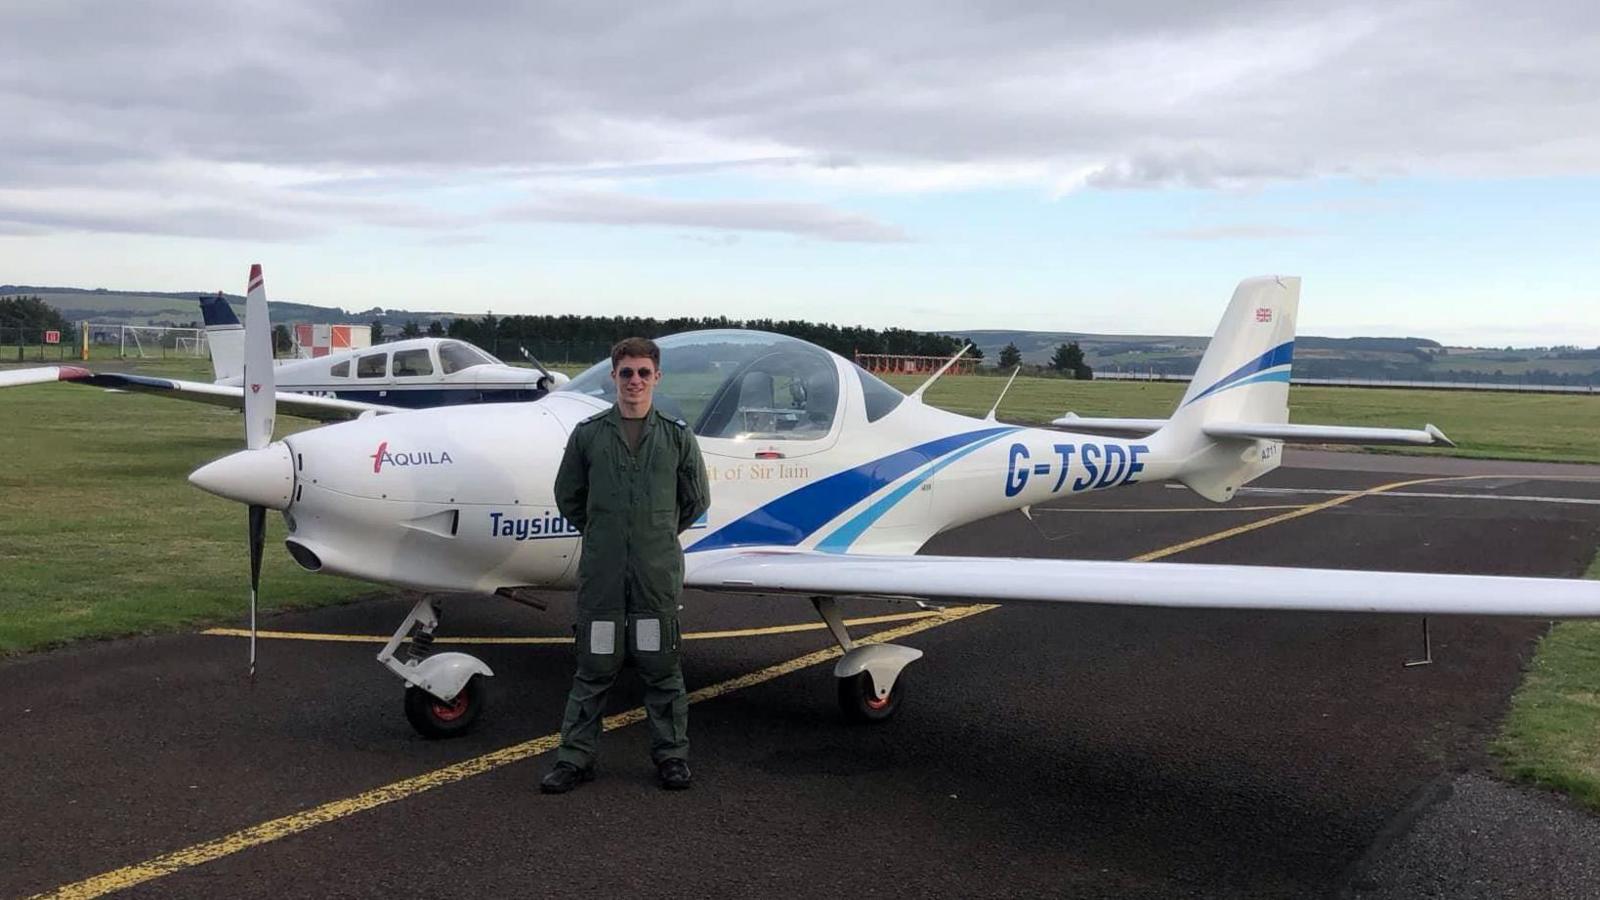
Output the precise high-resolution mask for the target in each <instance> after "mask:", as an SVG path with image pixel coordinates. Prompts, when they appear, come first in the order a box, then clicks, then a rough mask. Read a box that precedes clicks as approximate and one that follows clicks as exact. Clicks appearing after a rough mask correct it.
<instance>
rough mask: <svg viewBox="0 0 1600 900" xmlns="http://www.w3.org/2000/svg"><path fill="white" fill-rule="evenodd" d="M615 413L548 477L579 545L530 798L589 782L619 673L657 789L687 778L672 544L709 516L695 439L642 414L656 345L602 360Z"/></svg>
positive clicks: (629, 342) (628, 344)
mask: <svg viewBox="0 0 1600 900" xmlns="http://www.w3.org/2000/svg"><path fill="white" fill-rule="evenodd" d="M611 378H612V381H613V382H614V383H615V385H616V388H617V402H616V405H614V406H612V407H611V408H610V409H608V410H606V411H605V412H603V413H599V414H597V415H594V416H591V417H589V418H588V419H585V420H584V421H583V422H581V423H579V424H578V427H577V428H574V429H573V430H572V436H571V437H570V438H568V440H567V450H566V454H565V455H564V456H563V457H562V458H561V468H560V469H559V470H558V471H557V473H556V506H558V507H559V508H560V510H561V515H562V516H564V517H566V520H567V521H568V522H570V523H572V525H573V526H575V527H576V528H577V529H578V530H579V531H580V532H582V534H583V553H582V556H581V557H580V558H579V561H578V609H577V613H578V624H577V629H576V632H575V633H576V636H577V647H576V649H577V661H578V667H577V673H576V674H575V675H574V676H573V679H572V690H571V692H570V693H569V694H568V695H567V710H566V716H565V718H563V719H562V722H561V748H560V749H559V750H558V751H556V765H555V768H554V769H552V770H551V771H550V773H549V774H548V775H546V776H545V777H544V780H543V781H541V782H540V783H539V789H540V790H542V791H544V792H545V793H547V794H564V793H566V792H567V791H570V790H572V789H573V788H575V787H577V786H578V785H579V784H580V783H582V782H584V781H589V780H591V779H593V778H594V764H595V750H596V746H595V745H596V743H597V741H598V740H599V737H600V719H601V713H602V711H603V708H604V705H605V698H606V691H607V690H609V689H610V687H611V683H612V682H613V681H614V680H616V677H617V673H618V672H619V671H621V670H622V665H623V663H624V662H625V661H631V662H632V663H633V665H634V667H635V668H636V669H638V670H639V676H640V678H641V679H643V681H644V685H645V694H644V707H645V712H646V714H647V717H648V719H649V722H650V755H651V757H652V759H653V760H654V761H655V764H656V774H657V777H658V779H659V781H660V783H661V786H662V787H664V788H668V789H672V790H681V789H683V788H687V787H688V786H689V784H690V781H691V776H690V774H689V762H688V757H689V730H688V729H689V700H688V694H687V692H686V691H685V690H684V685H683V668H682V666H681V665H680V663H679V659H678V645H679V642H680V638H679V632H678V595H679V594H680V593H681V592H682V591H683V548H682V546H681V545H680V544H679V543H678V535H679V534H682V533H683V531H684V530H685V529H687V528H688V527H689V526H690V525H692V524H694V521H695V520H696V519H698V518H700V515H701V514H702V513H704V512H705V511H706V508H707V507H708V506H709V505H710V502H711V498H710V492H709V490H708V489H707V487H706V469H705V464H704V463H703V462H702V461H701V459H700V446H699V445H698V444H696V443H695V439H694V432H693V431H691V430H690V429H689V425H688V423H686V422H684V421H683V420H682V419H675V418H671V417H669V416H667V415H665V414H664V413H662V412H661V411H660V410H658V409H656V408H655V407H654V405H653V403H652V400H653V397H654V394H655V387H656V384H657V383H658V382H660V380H661V351H660V350H659V349H658V348H657V347H656V345H655V342H654V341H650V340H646V339H645V338H628V339H626V340H624V341H621V342H619V343H618V344H617V345H616V346H615V347H612V348H611Z"/></svg>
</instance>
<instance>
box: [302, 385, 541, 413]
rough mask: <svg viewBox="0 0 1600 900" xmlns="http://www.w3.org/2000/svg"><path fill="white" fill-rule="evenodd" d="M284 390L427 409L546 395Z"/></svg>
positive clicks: (509, 390) (525, 391)
mask: <svg viewBox="0 0 1600 900" xmlns="http://www.w3.org/2000/svg"><path fill="white" fill-rule="evenodd" d="M281 390H283V391H285V392H287V391H299V392H302V393H312V392H317V393H331V394H333V395H334V396H335V397H338V398H339V399H340V400H355V401H357V402H360V403H377V404H382V405H385V406H403V407H405V408H407V409H428V408H430V407H435V406H460V405H463V404H467V403H518V402H523V401H528V400H537V399H539V398H540V397H543V396H544V394H543V393H541V392H539V391H536V390H534V389H533V388H530V387H522V386H517V387H509V386H508V387H503V388H495V387H478V386H471V387H439V388H404V389H396V388H393V387H388V388H375V389H373V390H367V391H351V390H329V389H326V388H317V387H311V386H304V387H302V386H295V387H284V388H281Z"/></svg>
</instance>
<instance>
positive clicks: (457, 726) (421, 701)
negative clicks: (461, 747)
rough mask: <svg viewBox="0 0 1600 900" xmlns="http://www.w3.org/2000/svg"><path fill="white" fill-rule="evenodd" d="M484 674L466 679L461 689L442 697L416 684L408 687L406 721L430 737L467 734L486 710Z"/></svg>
mask: <svg viewBox="0 0 1600 900" xmlns="http://www.w3.org/2000/svg"><path fill="white" fill-rule="evenodd" d="M483 700H484V690H483V677H482V676H480V675H474V676H472V677H471V678H469V679H467V683H466V684H465V685H463V686H462V688H461V691H460V693H458V694H456V695H455V697H453V698H451V699H450V700H440V699H439V698H438V697H435V696H433V695H432V694H430V693H428V692H427V691H425V690H423V689H422V688H419V687H417V686H416V685H409V686H407V687H406V721H408V722H410V723H411V727H412V728H415V729H416V730H417V733H419V734H421V735H422V736H423V737H427V738H450V737H456V736H458V735H462V734H466V733H467V731H468V730H469V729H470V728H472V725H473V723H474V722H476V721H478V715H479V714H480V713H482V712H483Z"/></svg>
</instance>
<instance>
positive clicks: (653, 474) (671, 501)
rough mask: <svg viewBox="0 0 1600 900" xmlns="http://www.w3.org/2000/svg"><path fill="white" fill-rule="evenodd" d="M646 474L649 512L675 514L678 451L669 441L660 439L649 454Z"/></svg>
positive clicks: (676, 505) (676, 506)
mask: <svg viewBox="0 0 1600 900" xmlns="http://www.w3.org/2000/svg"><path fill="white" fill-rule="evenodd" d="M648 475H649V479H648V490H649V497H648V500H649V504H650V510H651V512H658V513H669V514H672V515H674V516H675V515H676V514H677V511H678V453H677V448H676V447H675V446H673V444H672V443H671V442H670V441H667V440H662V442H661V445H660V446H659V447H657V448H656V452H655V453H653V454H651V457H650V462H649V470H648Z"/></svg>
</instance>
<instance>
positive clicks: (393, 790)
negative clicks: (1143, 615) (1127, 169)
mask: <svg viewBox="0 0 1600 900" xmlns="http://www.w3.org/2000/svg"><path fill="white" fill-rule="evenodd" d="M1444 480H1450V479H1441V478H1424V479H1419V480H1416V481H1398V482H1395V483H1393V484H1385V485H1380V486H1378V487H1375V488H1370V489H1368V490H1366V491H1362V492H1361V493H1359V494H1351V495H1349V496H1344V497H1337V498H1335V499H1332V500H1328V501H1326V502H1323V503H1315V504H1312V505H1310V506H1306V507H1302V508H1300V509H1298V510H1295V511H1294V512H1290V513H1285V514H1283V515H1280V516H1271V517H1268V518H1266V519H1262V520H1261V521H1259V522H1254V523H1252V524H1250V525H1242V526H1239V527H1237V528H1229V529H1227V530H1226V531H1219V532H1217V533H1215V534H1211V535H1206V536H1205V537H1200V538H1195V539H1194V540H1192V541H1185V542H1184V543H1181V544H1174V545H1172V546H1170V547H1163V548H1162V549H1160V550H1153V551H1151V552H1149V553H1145V554H1141V555H1139V556H1135V557H1133V561H1136V562H1148V561H1151V560H1156V559H1163V558H1165V557H1168V556H1172V555H1174V554H1177V553H1182V552H1183V551H1185V550H1191V549H1193V548H1195V547H1203V546H1205V545H1207V544H1212V543H1215V542H1217V541H1221V540H1225V539H1227V538H1230V537H1234V536H1236V535H1240V534H1245V533H1247V532H1250V531H1255V530H1257V529H1260V528H1266V527H1268V526H1270V525H1276V524H1278V523H1280V522H1287V521H1290V520H1292V519H1298V518H1300V517H1301V516H1307V515H1310V514H1311V513H1314V512H1318V511H1320V510H1324V509H1331V508H1333V507H1335V506H1340V505H1343V504H1345V503H1349V502H1351V501H1353V500H1358V499H1360V498H1361V497H1365V496H1369V495H1372V494H1379V493H1382V492H1384V491H1390V490H1395V489H1396V488H1401V487H1408V486H1410V485H1413V484H1424V483H1427V482H1430V481H1444ZM999 608H1000V607H999V605H998V604H993V603H979V604H973V605H971V606H956V607H950V608H948V609H945V610H943V611H940V612H937V613H934V614H933V615H931V616H927V617H925V618H922V619H921V620H919V621H915V622H911V623H909V624H906V625H901V626H900V627H898V628H890V629H887V630H885V631H881V632H878V633H877V634H873V635H871V636H869V637H865V638H861V639H859V640H857V643H860V644H879V643H885V642H887V641H893V640H897V639H899V638H903V637H907V636H909V635H913V634H917V633H918V632H922V631H927V630H929V629H933V628H937V627H939V626H940V625H947V624H949V623H951V622H957V621H960V620H962V619H966V618H970V617H972V616H975V615H979V614H981V613H986V612H989V611H991V610H995V609H999ZM777 627H780V628H781V627H785V626H777ZM840 655H841V651H840V650H839V648H838V647H837V646H834V647H828V648H826V649H823V650H818V651H816V652H815V653H807V654H806V655H804V656H798V657H795V658H794V659H791V660H789V661H787V662H781V663H778V664H776V665H772V666H767V667H766V668H764V669H758V670H756V671H754V672H750V673H749V674H746V675H741V676H739V677H737V678H730V679H728V680H727V681H722V682H718V683H717V684H713V685H709V686H707V687H703V688H700V689H699V690H697V691H693V692H691V693H690V694H689V702H690V703H700V702H702V701H705V700H711V699H713V698H716V697H721V696H724V695H726V694H730V693H732V692H734V691H737V690H741V689H743V688H747V687H752V686H754V685H758V684H761V683H763V682H767V681H771V680H773V679H774V678H779V677H782V676H784V675H788V674H790V673H792V672H797V671H799V670H801V669H806V668H810V667H811V666H815V665H818V664H820V663H824V662H827V661H828V660H830V659H835V658H837V657H839V656H840ZM644 717H645V713H644V708H643V707H634V708H633V709H630V710H628V711H626V712H622V713H617V714H616V715H612V716H607V717H606V719H605V721H604V723H603V726H604V729H605V730H606V731H614V730H616V729H618V728H624V727H626V726H628V725H632V724H635V723H637V722H642V721H644ZM560 743H561V735H560V734H559V733H555V734H547V735H544V736H543V737H538V738H534V739H533V740H530V741H524V742H523V743H520V744H513V745H511V746H509V747H503V748H501V749H499V750H495V751H493V752H491V753H486V754H484V755H482V756H476V757H473V758H472V759H468V760H464V761H462V762H458V763H455V764H454V765H449V766H445V767H444V768H442V769H435V770H433V771H432V772H427V773H424V774H422V775H418V776H415V777H413V778H407V779H404V780H401V781H396V782H394V783H392V784H386V785H384V786H383V787H379V788H374V789H372V790H370V791H366V792H363V793H360V794H357V795H355V796H353V797H346V798H344V799H341V800H334V801H332V802H329V803H324V804H322V805H321V806H316V807H313V808H311V809H307V810H302V811H300V812H297V813H291V814H289V815H287V816H282V817H280V818H277V819H272V820H271V821H268V822H262V823H261V824H259V825H252V826H250V827H249V828H245V829H242V830H240V831H236V832H234V833H232V834H230V835H226V836H224V837H220V838H217V839H215V840H211V841H205V842H203V843H199V844H195V845H193V846H190V847H185V848H183V849H182V850H175V851H173V852H171V853H166V854H163V855H161V856H157V857H155V858H153V859H149V860H146V861H144V862H141V863H135V864H133V865H131V866H124V867H123V868H120V869H114V870H112V871H110V872H106V873H104V874H101V875H96V876H93V877H91V878H86V879H84V880H83V881H77V882H73V883H72V884H66V885H62V886H61V887H58V888H56V889H55V890H53V891H49V892H46V893H42V894H36V895H35V896H34V900H41V898H73V900H77V898H90V897H101V896H104V895H106V894H109V893H112V892H114V891H120V890H125V889H127V888H130V887H133V886H135V885H139V884H144V883H145V882H147V881H153V880H155V879H157V878H162V877H165V876H167V875H171V874H174V873H176V872H181V871H183V870H185V869H189V868H193V867H195V866H199V865H203V864H205V863H208V862H214V861H216V860H219V859H222V858H224V857H227V856H232V855H233V854H235V853H239V852H240V851H243V850H248V849H250V848H252V847H259V846H261V845H262V844H268V843H271V842H273V841H276V840H279V839H280V838H286V837H289V836H291V835H295V834H300V833H301V832H304V831H309V830H310V829H312V828H315V827H317V826H318V825H325V824H327V823H329V822H334V821H337V820H339V819H342V818H345V817H347V816H351V815H354V814H356V813H359V812H364V811H366V810H369V809H374V808H376V807H379V806H383V805H385V804H388V803H393V802H395V801H396V800H404V799H406V798H408V797H413V796H416V795H417V794H421V793H424V792H426V791H431V790H433V789H435V788H439V787H444V786H445V785H450V784H455V783H456V782H458V781H464V780H466V779H468V778H471V777H473V776H475V775H482V774H483V773H485V772H489V771H493V770H494V769H498V768H500V767H502V766H507V765H510V764H511V763H515V762H521V761H523V760H526V759H530V758H532V757H535V756H539V755H540V754H543V753H548V752H550V751H551V750H554V749H555V748H556V747H557V746H558V745H559V744H560Z"/></svg>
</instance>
